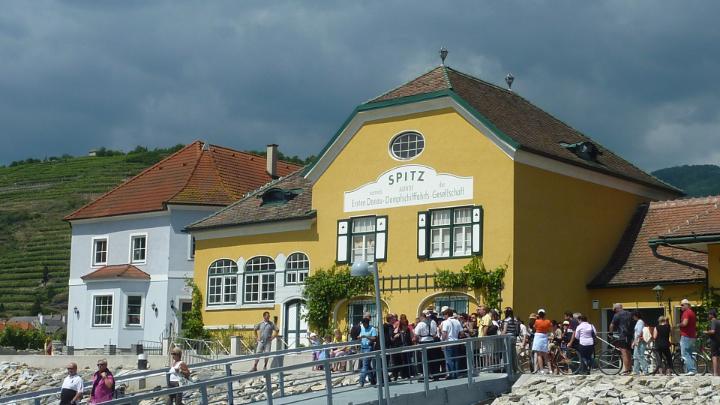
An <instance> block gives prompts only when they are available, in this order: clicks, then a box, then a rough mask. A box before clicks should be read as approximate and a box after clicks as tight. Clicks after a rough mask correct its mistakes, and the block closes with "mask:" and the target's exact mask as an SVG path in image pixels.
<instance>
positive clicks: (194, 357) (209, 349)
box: [172, 337, 230, 364]
mask: <svg viewBox="0 0 720 405" xmlns="http://www.w3.org/2000/svg"><path fill="white" fill-rule="evenodd" d="M172 345H173V347H179V348H180V349H182V351H183V353H182V360H183V361H185V362H186V363H187V364H196V363H198V362H203V361H209V360H216V359H219V358H220V357H223V356H227V355H229V354H230V351H229V350H228V349H227V348H225V346H223V344H222V343H221V342H220V341H217V340H201V339H188V338H184V337H175V338H174V339H173V342H172Z"/></svg>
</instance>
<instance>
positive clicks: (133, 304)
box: [125, 295, 142, 326]
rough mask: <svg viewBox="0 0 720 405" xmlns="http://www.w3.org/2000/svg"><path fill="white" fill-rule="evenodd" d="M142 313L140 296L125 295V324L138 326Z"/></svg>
mask: <svg viewBox="0 0 720 405" xmlns="http://www.w3.org/2000/svg"><path fill="white" fill-rule="evenodd" d="M141 315H142V297H141V296H139V295H128V297H127V319H125V325H126V326H140V317H141Z"/></svg>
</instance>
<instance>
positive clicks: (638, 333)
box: [632, 311, 648, 374]
mask: <svg viewBox="0 0 720 405" xmlns="http://www.w3.org/2000/svg"><path fill="white" fill-rule="evenodd" d="M632 317H633V320H634V321H635V328H634V333H633V342H632V348H633V373H634V374H640V373H643V374H647V372H648V364H647V360H646V359H645V349H646V348H647V342H645V336H644V333H643V332H644V329H645V321H643V319H642V314H641V313H640V311H633V313H632Z"/></svg>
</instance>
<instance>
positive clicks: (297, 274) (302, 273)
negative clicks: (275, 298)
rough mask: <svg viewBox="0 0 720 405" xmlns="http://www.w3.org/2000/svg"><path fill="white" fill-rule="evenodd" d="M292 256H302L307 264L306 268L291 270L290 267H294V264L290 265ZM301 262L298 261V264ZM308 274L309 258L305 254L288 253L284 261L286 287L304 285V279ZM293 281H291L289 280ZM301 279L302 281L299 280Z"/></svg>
mask: <svg viewBox="0 0 720 405" xmlns="http://www.w3.org/2000/svg"><path fill="white" fill-rule="evenodd" d="M294 255H303V256H305V260H304V261H305V262H307V267H305V268H300V267H296V268H291V266H294V263H291V261H290V260H291V258H292V257H293V256H294ZM300 261H302V260H299V261H298V262H300ZM309 273H310V257H308V255H307V253H304V252H293V253H290V254H289V255H288V257H287V259H286V260H285V284H286V285H299V284H304V283H305V279H306V278H307V276H308V274H309ZM291 278H292V279H293V280H292V281H291V280H290V279H291ZM301 279H302V280H301Z"/></svg>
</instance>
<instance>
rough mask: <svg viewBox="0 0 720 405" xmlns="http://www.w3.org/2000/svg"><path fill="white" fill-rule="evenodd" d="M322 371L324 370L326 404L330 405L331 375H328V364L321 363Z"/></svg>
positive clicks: (326, 362) (327, 362)
mask: <svg viewBox="0 0 720 405" xmlns="http://www.w3.org/2000/svg"><path fill="white" fill-rule="evenodd" d="M323 370H325V391H327V403H328V405H332V403H333V401H332V389H333V385H332V375H331V374H330V362H329V361H327V360H325V362H324V363H323Z"/></svg>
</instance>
